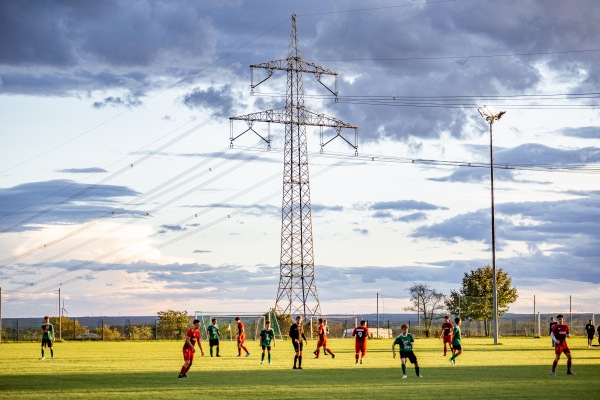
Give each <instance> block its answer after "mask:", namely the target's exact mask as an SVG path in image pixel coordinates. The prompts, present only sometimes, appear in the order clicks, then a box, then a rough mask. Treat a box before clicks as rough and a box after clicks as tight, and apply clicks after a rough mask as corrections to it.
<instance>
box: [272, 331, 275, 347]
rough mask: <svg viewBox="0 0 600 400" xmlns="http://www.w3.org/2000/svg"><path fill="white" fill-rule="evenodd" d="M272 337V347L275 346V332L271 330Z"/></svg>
mask: <svg viewBox="0 0 600 400" xmlns="http://www.w3.org/2000/svg"><path fill="white" fill-rule="evenodd" d="M272 337H273V339H272V340H273V347H275V332H273V335H272Z"/></svg>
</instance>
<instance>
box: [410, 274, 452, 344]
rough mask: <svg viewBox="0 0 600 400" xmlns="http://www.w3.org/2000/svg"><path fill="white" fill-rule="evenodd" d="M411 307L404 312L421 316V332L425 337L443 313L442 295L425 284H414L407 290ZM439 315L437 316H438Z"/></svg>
mask: <svg viewBox="0 0 600 400" xmlns="http://www.w3.org/2000/svg"><path fill="white" fill-rule="evenodd" d="M407 290H408V293H410V301H411V303H412V306H410V307H406V310H410V311H416V312H417V313H418V314H419V315H422V316H423V330H424V331H425V336H426V337H429V335H430V333H431V324H432V322H433V320H434V319H435V318H437V317H438V316H439V315H441V313H442V312H443V311H444V309H445V307H444V295H443V294H442V293H440V292H438V291H437V290H435V289H431V288H430V287H429V285H427V284H425V283H414V282H413V284H412V286H411V287H409V288H408V289H407ZM438 313H439V314H438Z"/></svg>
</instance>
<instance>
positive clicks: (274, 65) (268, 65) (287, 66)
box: [250, 58, 338, 87]
mask: <svg viewBox="0 0 600 400" xmlns="http://www.w3.org/2000/svg"><path fill="white" fill-rule="evenodd" d="M253 68H261V69H266V70H267V73H268V74H269V77H270V76H271V75H272V74H273V71H275V70H278V71H294V72H303V73H304V72H305V73H310V74H318V75H335V76H337V75H338V73H337V72H335V71H330V70H328V69H327V68H323V67H321V66H319V65H316V64H315V63H312V62H307V61H304V60H295V59H292V58H285V59H282V60H274V61H267V62H264V63H260V64H252V65H250V69H253ZM267 79H269V78H266V79H264V80H263V81H261V82H259V83H257V84H256V85H254V86H255V87H256V86H258V85H259V84H260V83H262V82H264V81H265V80H267Z"/></svg>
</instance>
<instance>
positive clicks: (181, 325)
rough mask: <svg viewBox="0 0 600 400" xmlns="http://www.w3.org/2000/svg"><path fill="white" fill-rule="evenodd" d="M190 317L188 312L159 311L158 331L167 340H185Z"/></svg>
mask: <svg viewBox="0 0 600 400" xmlns="http://www.w3.org/2000/svg"><path fill="white" fill-rule="evenodd" d="M189 323H190V317H189V316H188V313H187V311H175V310H167V311H159V312H158V326H157V329H158V330H159V332H160V333H161V336H162V337H163V338H165V339H183V337H184V336H185V333H186V332H187V329H188V325H189Z"/></svg>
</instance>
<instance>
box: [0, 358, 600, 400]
mask: <svg viewBox="0 0 600 400" xmlns="http://www.w3.org/2000/svg"><path fill="white" fill-rule="evenodd" d="M492 361H493V360H492ZM203 367H204V366H203V365H201V366H198V368H194V367H192V369H191V370H190V371H189V373H188V376H189V377H188V378H185V379H178V378H177V374H178V371H173V372H172V373H166V372H150V373H148V372H144V373H130V372H126V373H114V372H110V373H104V374H102V373H82V374H70V375H66V374H60V373H48V374H31V375H10V376H8V375H0V389H1V390H0V398H11V399H20V398H31V397H32V396H38V395H39V394H41V393H43V395H44V397H48V396H53V397H55V398H60V399H70V398H86V399H95V398H109V397H110V398H113V399H121V398H123V399H133V398H145V399H148V398H162V399H179V398H186V397H188V398H189V396H190V395H199V396H202V398H206V397H208V396H211V398H223V397H229V398H235V397H237V398H239V397H240V396H242V398H256V397H264V396H268V397H270V398H273V399H279V398H285V399H305V398H311V399H321V398H329V399H338V398H351V397H353V396H355V395H357V394H358V393H364V394H368V397H369V398H377V399H381V398H399V397H400V395H399V393H398V391H399V390H400V391H403V392H404V391H408V392H405V394H406V393H410V396H409V397H411V398H434V397H444V398H464V397H469V398H488V399H489V398H552V397H554V396H555V395H556V393H558V392H559V391H564V392H565V393H569V397H573V396H577V395H581V396H586V397H587V396H589V394H590V393H598V392H599V391H600V383H599V381H598V380H597V375H598V366H597V365H587V366H586V365H582V366H580V367H577V368H576V372H577V374H578V375H576V376H567V375H566V374H565V372H566V371H565V365H564V364H562V365H560V366H559V368H558V369H557V375H556V376H552V375H550V374H549V372H550V367H549V366H547V367H546V366H538V365H536V366H511V367H507V366H502V367H494V366H486V367H465V366H461V365H460V364H458V365H455V366H452V365H448V366H447V367H435V368H422V369H421V374H422V375H423V378H421V379H419V378H417V377H416V376H415V370H414V367H413V366H412V365H409V366H408V368H407V375H408V378H407V379H402V372H401V369H400V366H399V365H398V366H397V367H395V368H373V367H368V366H367V365H359V366H356V367H355V368H328V369H316V368H315V369H310V368H309V369H303V370H292V369H281V366H278V367H275V366H268V365H265V366H264V368H263V366H261V368H259V369H254V368H252V369H251V370H233V371H211V370H205V369H203Z"/></svg>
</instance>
